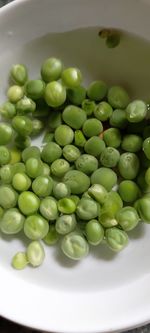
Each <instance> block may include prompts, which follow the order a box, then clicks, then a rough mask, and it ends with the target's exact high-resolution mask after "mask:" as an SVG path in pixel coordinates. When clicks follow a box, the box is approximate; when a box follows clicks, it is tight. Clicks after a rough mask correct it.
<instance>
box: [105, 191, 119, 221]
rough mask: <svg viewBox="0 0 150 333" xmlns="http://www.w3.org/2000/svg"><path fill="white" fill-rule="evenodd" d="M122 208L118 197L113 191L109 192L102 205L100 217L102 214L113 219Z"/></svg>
mask: <svg viewBox="0 0 150 333" xmlns="http://www.w3.org/2000/svg"><path fill="white" fill-rule="evenodd" d="M122 207H123V202H122V199H121V197H120V195H119V194H118V193H117V192H115V191H110V192H109V193H108V194H107V196H106V198H105V201H104V203H103V205H102V209H101V215H103V213H104V214H105V213H106V214H108V215H110V216H113V217H115V215H116V213H117V212H118V211H119V210H120V209H121V208H122Z"/></svg>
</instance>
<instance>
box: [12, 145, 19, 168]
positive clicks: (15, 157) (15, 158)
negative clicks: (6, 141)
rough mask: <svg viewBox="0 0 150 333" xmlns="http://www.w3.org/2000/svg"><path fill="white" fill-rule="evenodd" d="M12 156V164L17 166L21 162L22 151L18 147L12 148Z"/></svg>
mask: <svg viewBox="0 0 150 333" xmlns="http://www.w3.org/2000/svg"><path fill="white" fill-rule="evenodd" d="M10 155H11V160H10V164H15V163H18V162H20V161H21V151H20V150H19V149H18V148H16V147H13V148H11V150H10Z"/></svg>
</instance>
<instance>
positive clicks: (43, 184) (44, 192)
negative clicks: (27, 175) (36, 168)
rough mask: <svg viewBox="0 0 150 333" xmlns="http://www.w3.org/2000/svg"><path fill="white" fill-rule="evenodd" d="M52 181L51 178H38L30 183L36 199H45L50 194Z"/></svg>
mask: <svg viewBox="0 0 150 333" xmlns="http://www.w3.org/2000/svg"><path fill="white" fill-rule="evenodd" d="M52 189H53V180H52V178H51V177H46V176H38V177H37V178H36V179H34V181H33V183H32V190H33V192H34V193H35V194H36V195H37V196H38V197H46V196H48V195H50V194H51V193H52Z"/></svg>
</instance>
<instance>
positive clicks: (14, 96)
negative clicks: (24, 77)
mask: <svg viewBox="0 0 150 333" xmlns="http://www.w3.org/2000/svg"><path fill="white" fill-rule="evenodd" d="M23 96H24V88H23V87H20V86H17V85H14V86H11V87H10V88H9V89H8V91H7V97H8V100H9V102H11V103H17V102H18V101H19V100H20V99H21V98H22V97H23Z"/></svg>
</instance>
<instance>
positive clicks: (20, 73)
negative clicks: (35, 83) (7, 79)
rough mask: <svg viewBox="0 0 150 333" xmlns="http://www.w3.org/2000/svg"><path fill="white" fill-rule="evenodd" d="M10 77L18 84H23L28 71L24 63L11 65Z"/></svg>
mask: <svg viewBox="0 0 150 333" xmlns="http://www.w3.org/2000/svg"><path fill="white" fill-rule="evenodd" d="M10 76H11V79H12V80H13V81H14V82H15V83H16V84H19V85H20V86H23V85H24V84H25V83H26V81H27V79H28V72H27V68H26V66H25V65H22V64H16V65H13V66H12V68H11V71H10Z"/></svg>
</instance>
